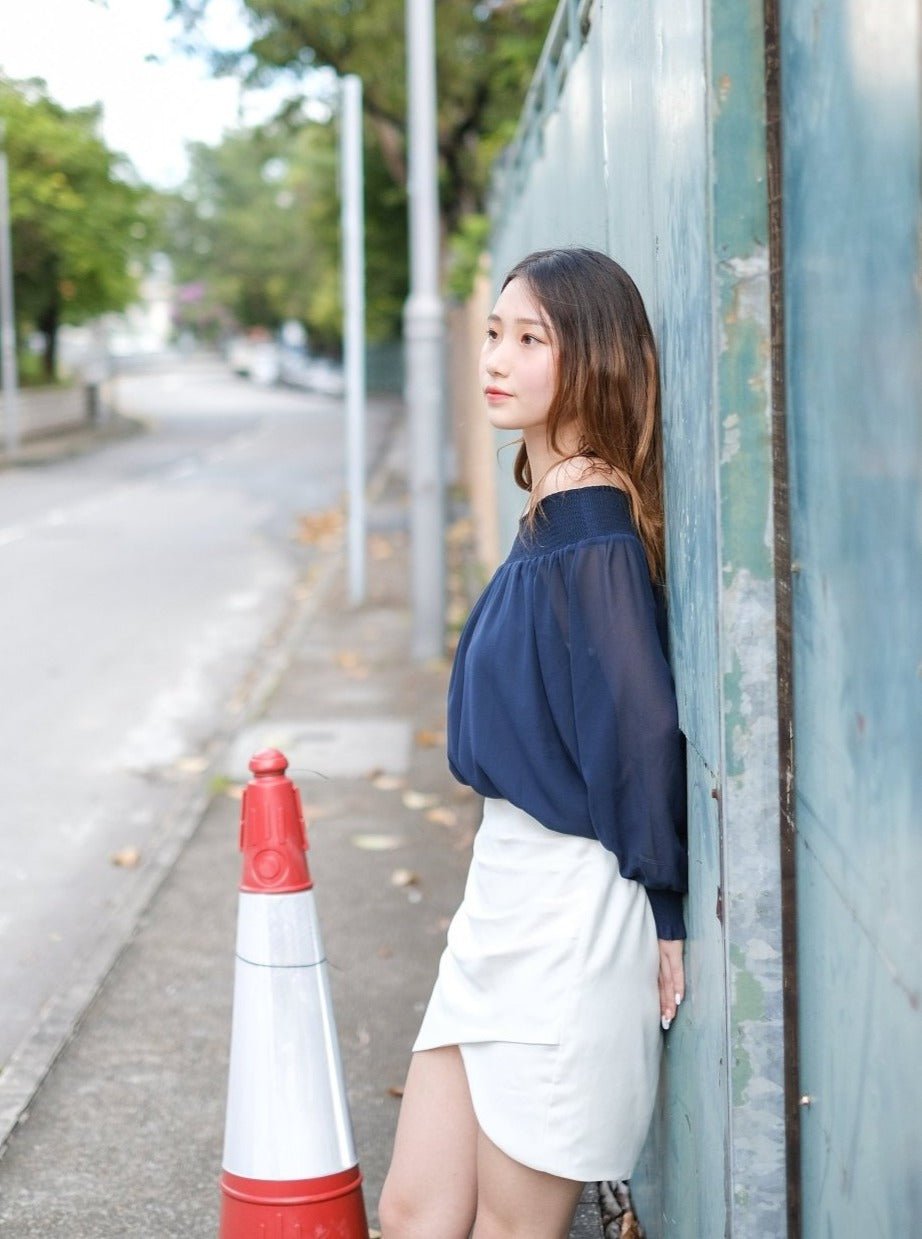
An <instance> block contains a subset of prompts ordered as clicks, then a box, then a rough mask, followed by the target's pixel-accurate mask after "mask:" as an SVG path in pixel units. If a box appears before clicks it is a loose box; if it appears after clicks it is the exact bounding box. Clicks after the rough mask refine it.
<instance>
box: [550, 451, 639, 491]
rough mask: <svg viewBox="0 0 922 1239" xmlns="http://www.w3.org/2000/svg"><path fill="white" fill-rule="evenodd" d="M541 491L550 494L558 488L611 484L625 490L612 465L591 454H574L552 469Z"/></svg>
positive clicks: (579, 487)
mask: <svg viewBox="0 0 922 1239" xmlns="http://www.w3.org/2000/svg"><path fill="white" fill-rule="evenodd" d="M542 483H543V484H542V486H541V492H542V493H543V494H550V493H551V492H552V491H558V490H579V489H581V488H582V487H584V486H611V487H612V488H613V489H615V490H624V489H625V488H624V487H623V486H622V485H621V483H620V480H619V478H618V475H617V473H616V471H615V470H613V469H612V468H611V466H609V465H606V464H604V463H602V462H601V461H598V460H594V459H593V458H592V457H590V456H574V457H572V458H571V459H570V460H563V461H561V462H560V464H559V465H555V466H554V468H553V469H550V470H549V471H548V473H547V474H545V476H544V478H543V479H542Z"/></svg>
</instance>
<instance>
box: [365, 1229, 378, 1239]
mask: <svg viewBox="0 0 922 1239" xmlns="http://www.w3.org/2000/svg"><path fill="white" fill-rule="evenodd" d="M368 1239H381V1232H380V1230H375V1228H374V1227H373V1226H372V1227H370V1228H369V1230H368Z"/></svg>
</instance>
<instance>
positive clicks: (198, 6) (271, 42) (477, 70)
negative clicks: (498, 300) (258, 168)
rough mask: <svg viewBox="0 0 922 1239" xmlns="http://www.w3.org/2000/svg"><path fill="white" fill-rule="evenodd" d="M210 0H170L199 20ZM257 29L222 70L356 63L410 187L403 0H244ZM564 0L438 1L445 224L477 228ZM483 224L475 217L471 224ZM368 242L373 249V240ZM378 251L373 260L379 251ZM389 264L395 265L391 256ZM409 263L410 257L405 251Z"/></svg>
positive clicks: (394, 168)
mask: <svg viewBox="0 0 922 1239" xmlns="http://www.w3.org/2000/svg"><path fill="white" fill-rule="evenodd" d="M207 4H208V0H172V5H173V11H174V12H175V13H176V14H178V15H180V16H182V17H183V18H184V20H185V22H186V25H187V27H188V28H190V29H194V25H195V21H196V18H197V17H198V16H200V15H201V13H202V12H203V11H204V9H205V8H206V7H207ZM244 4H245V7H246V9H247V10H248V12H249V14H250V17H251V19H252V29H253V37H252V40H251V42H250V45H249V47H248V48H246V49H245V50H244V51H243V52H240V53H238V54H236V55H226V54H224V55H217V56H216V57H215V67H216V69H217V71H219V72H231V71H238V72H243V73H245V74H246V75H247V76H248V78H249V79H250V80H251V81H260V80H262V79H265V78H266V77H267V76H269V75H271V74H272V73H273V72H274V71H281V70H284V71H287V72H289V73H294V74H295V75H303V74H304V73H306V72H308V71H309V70H310V69H312V68H317V67H319V66H329V67H331V68H333V69H335V70H336V71H337V72H338V73H341V74H345V73H357V74H358V75H359V76H360V77H361V78H362V80H363V84H364V107H365V113H366V118H367V121H368V125H369V128H370V131H371V136H372V142H371V145H372V146H373V147H374V148H375V149H376V151H377V154H378V160H379V163H380V165H381V166H382V168H383V169H385V170H386V172H387V174H388V177H389V180H390V182H391V184H392V185H393V186H394V187H396V188H397V189H398V190H399V192H400V194H401V197H402V198H403V196H404V195H405V191H406V123H405V113H406V93H405V84H404V83H405V70H404V10H405V0H244ZM556 7H557V0H527V2H526V0H479V2H478V3H472V2H471V0H441V3H437V4H436V38H437V56H436V58H437V73H438V91H439V102H438V142H439V155H440V161H441V201H442V213H443V219H444V225H445V231H446V233H447V234H448V235H449V236H452V235H454V234H455V233H456V232H458V230H459V229H461V230H462V231H464V232H465V235H466V236H468V237H469V236H470V235H471V234H472V229H471V227H470V224H469V223H463V221H466V220H468V217H471V216H476V215H478V214H481V213H482V212H483V210H484V200H485V192H486V186H487V181H488V176H489V169H490V166H491V164H492V163H493V160H494V159H495V157H496V155H497V154H498V152H499V151H500V150H501V149H502V147H503V146H504V145H505V144H506V143H507V142H508V141H509V140H510V138H511V136H512V133H513V131H514V127H515V123H516V118H517V117H518V113H519V110H520V107H521V104H522V100H523V98H524V94H525V90H526V88H527V85H528V82H529V81H530V79H531V75H532V72H533V70H534V67H535V64H536V63H537V60H538V56H539V54H540V51H541V47H542V45H543V42H544V38H545V36H546V34H547V30H548V27H549V25H550V21H551V18H552V16H553V14H554V11H555V9H556ZM473 231H476V227H475V228H474V229H473ZM369 251H370V253H371V254H374V249H373V245H372V238H371V237H370V238H369ZM378 260H379V259H378V258H373V259H372V260H371V261H373V262H374V261H378ZM380 261H381V263H382V265H384V266H388V265H391V266H392V265H393V262H394V260H393V259H392V260H390V263H388V261H387V256H386V255H381V256H380ZM404 261H405V260H404Z"/></svg>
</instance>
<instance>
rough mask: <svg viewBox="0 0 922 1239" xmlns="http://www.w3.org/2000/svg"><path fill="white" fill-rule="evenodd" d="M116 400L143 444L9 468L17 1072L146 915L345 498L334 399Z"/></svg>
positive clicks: (0, 721) (1, 517) (1, 889)
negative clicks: (85, 970)
mask: <svg viewBox="0 0 922 1239" xmlns="http://www.w3.org/2000/svg"><path fill="white" fill-rule="evenodd" d="M117 400H118V405H119V407H120V408H121V410H122V411H123V412H126V413H129V414H131V415H140V416H141V417H142V418H143V419H144V421H145V422H146V424H147V427H148V429H147V432H146V433H145V434H142V435H139V436H135V437H133V438H130V439H126V440H123V441H121V442H117V443H114V444H108V445H106V446H105V447H104V448H101V449H100V450H99V451H96V452H93V453H90V454H88V455H84V456H81V457H78V458H76V459H71V460H67V461H61V462H59V463H56V464H46V465H44V466H42V467H41V468H35V467H33V468H27V469H18V470H8V471H6V472H4V473H2V474H0V572H2V580H3V582H4V587H3V594H2V599H3V601H2V614H3V623H2V626H0V632H2V641H0V684H2V686H3V709H2V711H0V752H2V754H3V767H2V768H3V779H2V785H0V786H2V790H0V994H2V995H3V1001H2V1019H0V1066H2V1064H4V1063H6V1062H7V1061H8V1060H9V1057H10V1055H11V1054H12V1053H13V1051H14V1050H15V1049H16V1047H17V1046H18V1045H20V1044H21V1043H22V1042H23V1040H24V1039H25V1038H28V1037H29V1035H30V1032H32V1031H33V1030H34V1029H35V1027H36V1025H37V1022H39V1023H40V1021H41V1018H42V1012H43V1011H44V1010H46V1008H47V1006H48V1004H49V1003H50V1002H52V1001H53V1000H54V998H55V995H56V994H57V993H58V992H59V991H60V990H61V988H62V987H63V986H66V985H67V984H68V982H69V980H70V978H71V977H72V976H73V975H74V973H75V971H77V970H78V969H79V967H80V964H81V961H82V960H85V959H86V958H87V957H88V956H90V955H91V954H92V952H93V951H94V949H95V947H96V944H97V943H98V941H99V940H100V938H102V937H104V936H105V934H106V931H107V927H108V926H109V923H110V921H111V919H112V918H114V917H116V916H117V915H118V912H119V908H120V907H122V906H123V905H124V904H125V903H126V901H130V899H131V894H132V887H133V884H135V883H136V882H138V881H139V880H140V877H139V875H140V874H142V873H143V869H144V866H143V864H139V865H133V864H132V861H133V860H135V859H136V858H137V856H138V855H140V857H141V858H144V857H145V856H146V854H147V853H148V852H149V851H150V850H151V849H153V848H156V846H157V843H158V839H159V838H160V836H161V835H162V834H163V832H164V830H165V823H166V822H167V821H168V820H169V817H170V814H171V813H172V812H173V811H174V809H175V806H176V804H177V803H178V800H179V799H180V798H181V796H182V795H183V794H184V792H185V791H186V789H187V787H188V784H189V782H190V780H194V778H195V777H196V775H197V774H198V775H199V776H200V775H201V770H202V768H203V767H204V764H205V762H204V759H203V754H204V753H205V752H207V750H208V746H209V744H210V743H211V742H212V740H213V738H214V737H215V735H217V734H220V732H221V731H222V729H224V728H226V727H227V726H228V725H229V722H230V720H232V718H233V717H234V715H235V712H238V711H239V709H240V708H241V702H242V700H243V698H244V697H245V695H246V691H247V685H248V684H249V682H250V681H251V679H252V672H253V669H254V667H255V666H256V665H257V664H258V660H259V658H260V657H261V656H262V654H264V652H265V650H266V648H267V647H268V646H270V645H271V643H272V641H273V640H274V639H275V635H276V634H277V633H278V632H279V630H280V628H281V627H282V626H284V623H285V618H286V616H287V615H288V614H289V613H290V611H291V608H292V607H293V606H294V605H296V600H297V598H298V596H299V594H300V593H303V592H304V591H305V590H306V588H307V586H308V583H309V581H310V577H311V570H312V561H313V559H314V558H315V557H316V549H315V547H314V546H313V545H312V543H311V542H310V541H309V540H307V541H305V540H303V539H302V538H300V537H299V536H298V534H299V528H301V526H300V525H299V518H300V517H302V516H304V515H309V514H316V513H322V512H325V511H326V510H328V509H331V508H333V507H334V506H335V505H337V504H338V503H339V501H340V499H341V497H342V494H343V488H344V429H345V427H344V421H343V415H342V406H341V403H340V402H339V401H337V400H333V399H330V398H326V397H318V396H310V395H306V394H304V393H300V392H292V391H285V390H281V389H261V388H258V387H255V386H253V385H251V384H249V383H247V382H246V381H245V380H242V379H238V378H235V377H234V376H232V375H230V374H228V373H227V371H226V370H225V368H224V367H223V366H222V365H221V364H220V363H219V362H217V361H209V360H204V359H192V360H189V361H187V362H185V363H183V364H181V365H180V364H177V365H175V366H173V367H172V368H170V369H164V370H161V371H159V372H157V373H151V374H147V375H142V374H135V375H130V376H122V377H120V378H119V379H118V380H117ZM369 429H370V442H369V453H368V458H369V468H370V469H371V468H373V467H374V464H375V461H376V459H377V457H378V455H379V453H380V451H381V449H382V444H383V442H384V439H385V437H386V430H387V427H386V412H385V411H384V410H383V409H380V408H379V409H378V410H377V416H376V417H373V418H372V419H371V424H370V428H369ZM113 857H116V858H118V857H121V859H122V860H123V861H127V862H128V863H127V864H118V863H114V862H113Z"/></svg>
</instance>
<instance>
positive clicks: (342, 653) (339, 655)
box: [333, 650, 362, 671]
mask: <svg viewBox="0 0 922 1239" xmlns="http://www.w3.org/2000/svg"><path fill="white" fill-rule="evenodd" d="M333 661H334V662H335V663H336V665H337V666H338V667H342V669H343V670H344V671H352V670H353V669H354V668H356V667H360V666H361V665H362V657H361V655H360V654H357V653H356V651H355V650H337V651H336V653H335V654H334V655H333Z"/></svg>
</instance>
